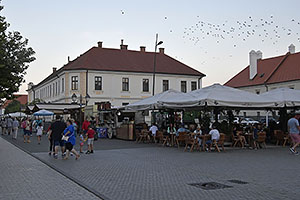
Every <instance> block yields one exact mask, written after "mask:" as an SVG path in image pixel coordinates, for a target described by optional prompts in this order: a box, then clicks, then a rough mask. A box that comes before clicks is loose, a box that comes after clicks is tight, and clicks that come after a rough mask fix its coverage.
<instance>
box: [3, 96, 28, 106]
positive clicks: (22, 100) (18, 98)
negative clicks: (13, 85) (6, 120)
mask: <svg viewBox="0 0 300 200" xmlns="http://www.w3.org/2000/svg"><path fill="white" fill-rule="evenodd" d="M14 96H15V97H16V98H15V99H14V100H16V101H19V102H20V103H21V104H22V105H25V104H26V103H27V102H28V95H27V94H16V95H14ZM12 101H13V100H6V101H5V102H4V103H3V105H2V106H1V108H2V109H4V108H6V106H8V104H10V102H12Z"/></svg>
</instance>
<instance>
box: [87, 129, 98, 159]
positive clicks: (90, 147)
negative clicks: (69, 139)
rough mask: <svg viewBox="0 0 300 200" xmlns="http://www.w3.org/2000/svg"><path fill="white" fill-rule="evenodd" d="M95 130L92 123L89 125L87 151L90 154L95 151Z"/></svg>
mask: <svg viewBox="0 0 300 200" xmlns="http://www.w3.org/2000/svg"><path fill="white" fill-rule="evenodd" d="M95 134H96V133H95V131H94V129H93V128H92V126H91V125H89V129H88V131H87V133H86V136H87V137H88V140H87V141H88V142H87V144H88V150H87V152H86V154H90V153H94V136H95Z"/></svg>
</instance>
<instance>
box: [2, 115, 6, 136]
mask: <svg viewBox="0 0 300 200" xmlns="http://www.w3.org/2000/svg"><path fill="white" fill-rule="evenodd" d="M5 126H6V124H5V119H1V128H2V129H1V130H2V131H1V135H4V134H5V131H6V130H5V129H6V128H5Z"/></svg>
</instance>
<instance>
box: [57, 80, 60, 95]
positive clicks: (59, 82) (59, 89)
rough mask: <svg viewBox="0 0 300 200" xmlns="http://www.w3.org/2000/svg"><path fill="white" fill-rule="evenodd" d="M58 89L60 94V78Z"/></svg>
mask: <svg viewBox="0 0 300 200" xmlns="http://www.w3.org/2000/svg"><path fill="white" fill-rule="evenodd" d="M57 91H58V94H59V93H60V80H58V89H57Z"/></svg>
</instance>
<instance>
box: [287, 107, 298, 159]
mask: <svg viewBox="0 0 300 200" xmlns="http://www.w3.org/2000/svg"><path fill="white" fill-rule="evenodd" d="M299 119H300V112H296V113H295V114H294V117H292V118H291V119H289V121H288V131H289V134H290V137H291V139H292V141H293V145H294V146H293V147H292V148H290V151H291V152H292V153H293V154H295V155H298V154H299V153H298V152H297V151H296V150H295V149H296V147H297V146H298V145H299V144H300V135H299V133H300V126H299Z"/></svg>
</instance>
